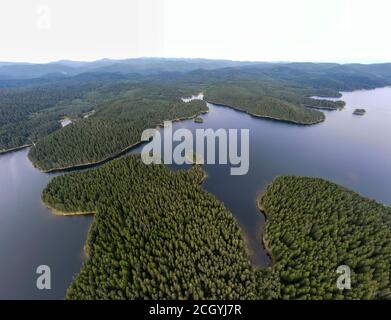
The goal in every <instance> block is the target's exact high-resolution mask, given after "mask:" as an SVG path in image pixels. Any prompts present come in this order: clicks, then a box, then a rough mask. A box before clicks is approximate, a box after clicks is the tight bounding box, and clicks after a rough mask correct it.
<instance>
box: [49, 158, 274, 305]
mask: <svg viewBox="0 0 391 320" xmlns="http://www.w3.org/2000/svg"><path fill="white" fill-rule="evenodd" d="M204 177H205V172H204V171H203V170H202V168H201V167H200V166H197V165H195V166H193V167H192V168H191V169H190V170H187V171H185V170H179V171H175V172H174V171H171V170H169V169H168V168H167V167H166V166H164V165H149V166H148V165H145V164H143V163H142V161H141V159H140V156H139V155H130V156H127V157H123V158H120V159H117V160H114V161H111V162H110V163H107V164H105V165H103V166H101V167H99V168H97V169H91V170H87V171H83V172H78V173H71V174H66V175H64V176H58V177H55V178H54V179H53V180H51V182H50V183H49V184H48V186H47V188H46V189H45V190H44V191H43V194H42V199H43V201H44V202H45V203H46V204H47V205H48V206H50V207H52V208H55V209H56V210H58V211H61V212H63V213H65V214H66V213H70V212H96V214H95V216H94V221H93V224H92V227H91V229H90V232H89V235H88V240H87V244H86V251H87V255H88V258H87V259H86V261H85V262H84V265H83V266H82V268H81V270H80V273H79V274H78V275H77V277H76V278H75V280H74V281H73V283H72V284H71V286H70V288H69V289H68V292H67V296H66V298H67V299H272V298H278V297H279V280H278V276H277V275H276V274H275V273H274V272H273V270H271V269H256V268H253V267H252V266H251V264H250V262H249V257H248V256H247V253H246V248H245V242H244V240H243V237H242V234H241V231H240V229H239V227H238V226H237V223H236V221H235V220H234V218H233V216H232V214H231V213H230V212H229V211H227V209H226V208H225V207H224V205H223V204H222V203H221V202H220V201H218V200H217V199H216V198H215V197H214V196H212V195H211V194H210V193H208V192H206V191H204V190H203V189H202V187H201V185H200V184H201V182H202V180H203V179H204Z"/></svg>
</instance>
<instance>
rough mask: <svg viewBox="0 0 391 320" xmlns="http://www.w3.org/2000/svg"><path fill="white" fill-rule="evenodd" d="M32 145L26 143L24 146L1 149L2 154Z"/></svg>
mask: <svg viewBox="0 0 391 320" xmlns="http://www.w3.org/2000/svg"><path fill="white" fill-rule="evenodd" d="M31 146H32V144H25V145H22V146H19V147H15V148H11V149H5V150H0V155H3V154H7V153H12V152H15V151H20V150H23V149H26V148H29V147H31Z"/></svg>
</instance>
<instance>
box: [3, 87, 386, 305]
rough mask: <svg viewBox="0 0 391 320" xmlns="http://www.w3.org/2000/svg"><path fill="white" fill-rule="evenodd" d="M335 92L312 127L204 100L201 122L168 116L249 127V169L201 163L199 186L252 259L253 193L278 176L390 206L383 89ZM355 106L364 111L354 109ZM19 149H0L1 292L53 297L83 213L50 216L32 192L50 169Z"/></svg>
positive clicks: (78, 252)
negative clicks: (335, 106) (320, 183)
mask: <svg viewBox="0 0 391 320" xmlns="http://www.w3.org/2000/svg"><path fill="white" fill-rule="evenodd" d="M342 94H343V96H342V98H341V99H342V100H344V101H346V103H347V105H346V107H345V109H344V110H341V111H324V112H325V114H326V121H325V122H323V123H321V124H318V125H314V126H297V125H293V124H288V123H283V122H278V121H270V120H266V119H262V118H256V117H253V116H250V115H248V114H246V113H244V112H241V111H236V110H233V109H232V108H229V107H223V106H218V105H212V104H210V105H209V107H210V112H209V113H207V114H204V115H202V118H203V119H204V122H203V123H194V121H193V120H185V121H181V122H175V123H173V129H174V130H175V128H187V129H189V130H191V131H194V130H195V129H198V128H204V129H207V128H211V129H214V130H216V129H219V128H226V129H249V130H250V132H249V137H250V159H249V172H248V174H246V175H244V176H232V175H231V174H230V166H228V165H204V169H205V170H206V172H207V174H208V178H207V179H206V180H205V181H204V184H203V186H204V188H205V189H206V190H208V191H210V192H211V193H213V194H214V195H215V196H216V197H217V198H218V199H219V200H221V201H223V202H224V204H225V206H226V207H227V208H228V209H229V210H230V211H231V212H232V214H233V215H234V217H235V219H236V220H237V222H238V224H239V225H240V227H241V228H242V230H243V235H244V236H245V238H246V240H247V243H248V249H249V253H250V258H251V261H252V263H253V264H254V265H262V266H265V265H270V263H271V261H270V259H269V257H268V255H267V252H266V251H265V250H264V248H263V247H262V243H261V237H262V230H263V226H264V224H265V220H264V217H263V215H262V214H261V212H260V211H259V210H258V209H257V207H256V198H257V197H258V195H259V194H260V193H262V192H263V191H264V190H265V187H266V186H267V185H268V184H269V183H270V182H271V181H273V179H274V178H275V177H276V176H278V175H285V174H288V175H303V176H313V177H322V178H325V179H328V180H331V181H333V182H336V183H338V184H341V185H343V186H345V187H348V188H350V189H353V190H355V191H357V192H359V193H361V194H362V195H364V196H366V197H370V198H374V199H376V200H378V201H380V202H382V203H385V204H388V205H389V204H391V141H390V139H389V137H390V136H391V126H390V125H389V123H390V121H391V88H382V89H375V90H368V91H355V92H348V93H342ZM356 108H365V109H366V110H367V113H366V114H365V115H364V116H363V117H357V116H354V115H353V114H352V112H353V111H354V110H355V109H356ZM141 148H142V145H140V146H139V147H137V148H135V149H133V150H132V151H131V152H139V151H140V150H141ZM216 149H217V148H216ZM27 153H28V149H23V150H19V151H15V152H11V153H7V154H3V155H0V298H4V299H11V298H14V299H23V298H29V299H54V298H55V299H62V298H63V297H64V296H65V291H66V288H67V287H68V286H69V284H70V282H71V281H72V277H73V276H74V275H75V274H76V273H77V272H78V271H79V270H80V266H81V264H82V261H83V247H84V244H85V241H86V237H87V232H88V228H89V226H90V223H91V221H92V217H91V216H72V217H58V216H54V215H52V213H51V212H50V211H49V210H48V209H46V208H45V206H44V205H43V204H42V203H41V198H40V196H41V192H42V190H43V188H44V187H45V186H46V184H47V183H48V181H49V180H50V179H51V178H52V177H54V176H55V175H56V174H53V173H52V174H47V173H42V172H39V171H38V170H37V169H35V168H33V166H32V165H31V163H30V162H29V161H28V159H27ZM185 167H186V166H185ZM172 168H173V169H178V166H173V167H172ZM42 264H46V265H49V266H50V267H51V269H52V282H53V283H52V289H51V290H48V291H40V290H38V289H37V288H36V286H35V281H36V278H37V276H38V275H37V274H36V273H35V271H36V268H37V266H38V265H42Z"/></svg>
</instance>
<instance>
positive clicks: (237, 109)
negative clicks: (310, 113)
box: [207, 101, 326, 126]
mask: <svg viewBox="0 0 391 320" xmlns="http://www.w3.org/2000/svg"><path fill="white" fill-rule="evenodd" d="M207 102H208V103H210V104H214V105H216V106H221V107H226V108H231V109H233V110H236V111H239V112H244V113H246V114H248V115H250V116H252V117H255V118H261V119H266V120H271V121H276V122H283V123H284V122H285V123H288V124H295V125H298V126H312V125H316V124H319V123H322V122H324V121H325V120H326V116H325V115H324V114H323V115H324V118H323V119H321V120H318V121H313V122H308V123H303V122H298V121H294V120H287V119H281V118H277V117H271V116H262V115H259V114H256V113H252V112H250V111H247V110H244V109H242V108H240V107H235V106H231V105H228V104H224V103H216V102H213V101H207Z"/></svg>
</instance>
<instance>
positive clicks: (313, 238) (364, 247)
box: [259, 177, 391, 299]
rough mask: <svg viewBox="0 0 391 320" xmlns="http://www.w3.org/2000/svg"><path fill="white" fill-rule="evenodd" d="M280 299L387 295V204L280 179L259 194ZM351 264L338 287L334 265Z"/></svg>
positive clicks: (310, 181)
mask: <svg viewBox="0 0 391 320" xmlns="http://www.w3.org/2000/svg"><path fill="white" fill-rule="evenodd" d="M259 205H260V208H261V209H262V211H263V212H264V213H265V214H266V218H267V223H266V230H265V234H264V241H265V244H266V246H267V248H268V250H269V251H270V252H271V255H272V259H273V264H274V268H275V272H278V273H279V274H280V277H281V298H283V299H390V298H391V282H390V281H391V208H390V207H386V206H384V205H381V204H379V203H376V202H375V201H372V200H369V199H366V198H363V197H361V196H360V195H358V194H356V193H354V192H352V191H349V190H347V189H345V188H342V187H340V186H338V185H336V184H333V183H331V182H327V181H325V180H322V179H315V178H303V177H279V178H277V179H276V180H275V181H274V182H273V183H272V184H271V185H270V186H269V187H268V188H267V190H266V193H265V194H264V195H263V196H262V197H261V198H260V200H259ZM340 265H347V266H349V267H350V268H351V273H352V284H351V286H352V288H351V290H344V291H340V290H339V289H337V286H336V281H337V277H338V276H339V275H338V274H337V273H336V270H337V267H338V266H340Z"/></svg>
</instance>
